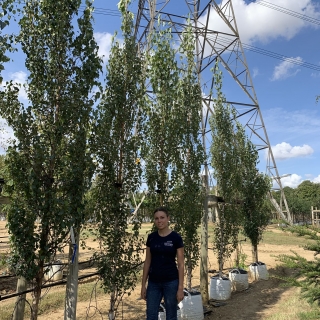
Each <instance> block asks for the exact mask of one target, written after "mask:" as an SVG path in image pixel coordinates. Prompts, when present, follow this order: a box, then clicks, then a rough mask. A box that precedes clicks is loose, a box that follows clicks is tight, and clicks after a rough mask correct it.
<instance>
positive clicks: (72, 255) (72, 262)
mask: <svg viewBox="0 0 320 320" xmlns="http://www.w3.org/2000/svg"><path fill="white" fill-rule="evenodd" d="M71 238H72V237H71ZM79 238H80V230H77V233H76V235H75V239H76V240H75V241H74V240H73V241H71V242H73V243H70V246H69V272H68V278H67V287H66V300H65V309H64V320H76V312H77V300H78V271H79V265H78V257H79ZM74 244H76V251H75V247H74Z"/></svg>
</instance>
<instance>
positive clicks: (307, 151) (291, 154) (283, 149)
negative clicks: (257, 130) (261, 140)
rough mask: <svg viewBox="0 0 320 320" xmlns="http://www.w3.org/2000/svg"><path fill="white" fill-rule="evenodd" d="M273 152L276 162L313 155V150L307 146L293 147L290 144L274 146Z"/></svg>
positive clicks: (283, 143)
mask: <svg viewBox="0 0 320 320" xmlns="http://www.w3.org/2000/svg"><path fill="white" fill-rule="evenodd" d="M272 152H273V155H274V158H275V159H276V160H285V159H290V158H298V157H305V156H309V155H311V154H312V153H313V149H312V148H311V147H310V146H308V145H307V144H304V145H303V146H294V147H292V146H291V145H290V144H289V143H287V142H282V143H279V144H277V145H275V146H273V147H272Z"/></svg>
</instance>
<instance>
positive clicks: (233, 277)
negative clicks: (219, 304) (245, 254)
mask: <svg viewBox="0 0 320 320" xmlns="http://www.w3.org/2000/svg"><path fill="white" fill-rule="evenodd" d="M229 279H230V281H231V286H232V290H233V291H243V290H246V289H248V288H249V280H248V272H247V271H245V270H243V269H233V270H231V271H230V272H229Z"/></svg>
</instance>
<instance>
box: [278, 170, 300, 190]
mask: <svg viewBox="0 0 320 320" xmlns="http://www.w3.org/2000/svg"><path fill="white" fill-rule="evenodd" d="M301 182H302V177H301V176H299V175H297V174H295V173H294V174H292V175H290V176H288V177H284V178H282V179H281V184H282V187H290V188H296V187H297V186H298V185H299V184H300V183H301Z"/></svg>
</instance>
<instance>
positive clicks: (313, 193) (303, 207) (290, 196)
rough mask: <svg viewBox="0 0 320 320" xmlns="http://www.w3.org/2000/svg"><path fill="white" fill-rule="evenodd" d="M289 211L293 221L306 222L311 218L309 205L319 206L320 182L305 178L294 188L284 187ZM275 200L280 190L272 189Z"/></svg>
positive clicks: (278, 197)
mask: <svg viewBox="0 0 320 320" xmlns="http://www.w3.org/2000/svg"><path fill="white" fill-rule="evenodd" d="M283 190H284V194H285V196H286V199H287V202H288V206H289V210H290V213H291V214H292V216H293V219H294V222H308V221H309V220H310V219H311V206H313V207H317V208H318V209H319V208H320V183H316V182H311V181H310V180H305V181H303V182H302V183H300V184H299V185H298V186H297V187H296V188H290V187H284V188H283ZM273 196H274V198H275V199H276V200H278V201H279V199H280V192H276V191H273Z"/></svg>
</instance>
